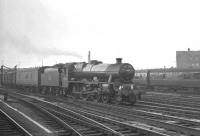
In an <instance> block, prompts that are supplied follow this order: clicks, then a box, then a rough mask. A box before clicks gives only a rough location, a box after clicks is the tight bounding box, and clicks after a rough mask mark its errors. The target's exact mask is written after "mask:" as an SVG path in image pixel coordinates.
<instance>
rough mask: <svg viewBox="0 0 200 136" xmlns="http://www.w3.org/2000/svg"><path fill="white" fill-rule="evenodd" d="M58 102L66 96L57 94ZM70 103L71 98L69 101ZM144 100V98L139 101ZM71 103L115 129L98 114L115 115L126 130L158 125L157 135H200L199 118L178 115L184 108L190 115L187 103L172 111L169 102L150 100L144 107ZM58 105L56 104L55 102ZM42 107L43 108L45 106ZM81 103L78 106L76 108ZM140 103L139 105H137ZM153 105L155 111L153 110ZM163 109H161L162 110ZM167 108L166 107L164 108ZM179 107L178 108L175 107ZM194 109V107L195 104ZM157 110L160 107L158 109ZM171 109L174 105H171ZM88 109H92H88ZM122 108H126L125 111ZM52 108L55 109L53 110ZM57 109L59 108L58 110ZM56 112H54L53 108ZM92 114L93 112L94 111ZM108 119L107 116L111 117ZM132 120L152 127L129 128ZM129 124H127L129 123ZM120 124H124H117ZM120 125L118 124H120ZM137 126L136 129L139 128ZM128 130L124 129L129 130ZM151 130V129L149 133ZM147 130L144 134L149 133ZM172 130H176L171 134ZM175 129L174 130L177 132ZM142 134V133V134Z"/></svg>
mask: <svg viewBox="0 0 200 136" xmlns="http://www.w3.org/2000/svg"><path fill="white" fill-rule="evenodd" d="M55 102H57V103H56V104H59V102H62V103H63V100H60V99H56V98H55ZM67 103H68V104H69V103H70V102H69V101H67ZM139 103H140V104H141V102H139ZM70 104H71V105H73V106H75V107H76V108H73V107H72V106H71V107H65V108H70V109H73V110H74V111H76V112H79V113H80V114H83V115H84V116H86V117H88V118H91V119H93V120H95V121H97V122H100V123H101V124H103V125H104V126H106V127H108V128H110V129H112V128H117V127H116V125H115V126H114V127H112V125H109V124H107V123H106V122H103V121H101V120H105V118H104V119H101V120H100V119H98V118H102V117H105V116H106V117H107V118H108V117H109V119H112V120H113V121H117V120H118V121H119V122H120V123H122V124H123V125H125V126H126V128H125V129H124V130H126V131H127V132H134V133H135V134H136V135H137V133H141V130H142V132H146V133H147V132H148V131H149V130H152V128H153V127H155V129H153V130H154V132H156V133H154V132H152V131H150V132H151V133H152V134H153V133H154V135H155V134H156V135H181V134H185V135H188V136H199V134H200V123H199V121H198V120H195V119H194V120H190V119H187V118H180V117H178V115H179V114H178V112H180V111H181V110H183V111H184V110H185V111H187V112H188V113H187V114H188V115H189V114H191V112H189V110H188V109H187V108H190V109H191V107H187V108H186V109H176V108H177V107H173V110H174V111H173V112H171V111H166V110H167V108H169V109H170V107H169V105H168V106H167V107H162V106H158V105H152V103H151V104H149V106H151V108H148V105H146V107H145V104H143V107H142V106H141V105H140V106H137V105H136V107H133V108H132V109H130V107H128V108H129V109H128V108H127V107H120V106H116V105H107V104H99V103H98V104H97V103H93V102H85V101H84V102H83V101H76V102H74V101H73V102H71V103H70ZM43 106H44V107H48V108H49V106H45V105H43ZM54 106H55V105H54ZM44 107H43V108H44ZM77 107H78V108H77ZM137 107H139V109H137ZM153 108H154V111H151V110H152V109H153ZM161 109H162V110H161ZM164 109H165V110H164ZM175 109H176V111H175ZM194 109H195V108H194ZM47 110H49V111H51V109H47ZM155 110H157V111H156V112H155ZM170 110H172V107H171V109H170ZM88 111H89V112H88ZM122 111H123V112H122ZM164 111H165V113H167V112H168V113H171V114H172V113H173V114H174V115H177V116H169V115H164V114H161V113H159V112H164ZM51 112H53V111H51ZM57 112H58V111H57ZM63 112H64V111H60V113H59V114H61V113H63ZM54 113H55V112H54ZM91 114H92V115H91ZM187 114H186V113H185V114H184V116H186V115H187ZM192 114H193V116H194V117H195V116H196V117H198V115H199V114H198V111H193V113H192ZM94 115H98V116H99V117H98V118H97V117H94ZM109 119H108V120H109ZM112 120H110V121H108V122H112ZM133 122H136V123H137V122H140V123H143V124H148V125H149V128H150V129H148V128H146V127H142V128H140V127H138V126H137V125H135V126H137V127H135V130H137V129H138V131H137V132H136V131H135V130H134V131H133V128H132V131H130V130H127V128H129V127H130V126H131V127H133V126H132V125H133V124H134V123H133ZM127 125H128V126H127ZM117 126H120V127H121V125H119V124H118V125H117ZM118 128H119V127H118ZM136 128H137V129H136ZM159 128H160V129H164V131H162V132H159V131H157V130H156V129H159ZM112 130H113V131H117V132H119V133H120V134H123V133H122V132H123V131H122V132H120V130H118V129H116V130H115V129H112ZM126 131H125V132H126ZM150 132H148V133H150ZM146 133H145V134H146ZM171 133H173V134H171ZM174 133H175V134H174ZM140 135H141V134H140Z"/></svg>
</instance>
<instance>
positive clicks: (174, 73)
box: [133, 68, 200, 92]
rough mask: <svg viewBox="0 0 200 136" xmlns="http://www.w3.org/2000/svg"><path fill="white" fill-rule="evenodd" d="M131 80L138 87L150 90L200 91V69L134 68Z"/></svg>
mask: <svg viewBox="0 0 200 136" xmlns="http://www.w3.org/2000/svg"><path fill="white" fill-rule="evenodd" d="M133 82H134V83H135V84H136V86H137V87H138V88H141V87H143V88H148V89H151V90H154V89H156V88H157V89H161V90H173V91H177V90H182V91H187V90H190V91H191V90H193V91H197V92H199V91H200V69H194V68H191V69H177V68H169V69H149V70H136V71H135V78H134V79H133Z"/></svg>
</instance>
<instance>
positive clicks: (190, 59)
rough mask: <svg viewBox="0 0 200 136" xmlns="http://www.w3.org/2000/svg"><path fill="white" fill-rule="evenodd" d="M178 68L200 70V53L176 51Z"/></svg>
mask: <svg viewBox="0 0 200 136" xmlns="http://www.w3.org/2000/svg"><path fill="white" fill-rule="evenodd" d="M176 67H177V68H200V51H191V50H190V49H189V48H188V50H187V51H176Z"/></svg>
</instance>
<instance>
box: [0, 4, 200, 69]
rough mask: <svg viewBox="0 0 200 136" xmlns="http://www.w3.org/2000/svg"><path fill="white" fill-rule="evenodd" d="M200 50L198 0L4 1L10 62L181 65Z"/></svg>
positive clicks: (0, 54) (3, 32) (3, 50)
mask: <svg viewBox="0 0 200 136" xmlns="http://www.w3.org/2000/svg"><path fill="white" fill-rule="evenodd" d="M187 48H190V49H191V50H200V2H199V1H198V0H196V1H192V0H188V1H186V0H167V1H166V0H165V1H164V0H0V60H1V64H2V63H4V64H5V65H8V66H14V65H18V66H19V67H30V66H41V65H42V60H43V65H52V64H55V63H60V62H63V63H64V62H73V61H87V53H88V51H89V50H90V51H91V56H92V59H97V60H101V61H103V62H105V63H113V62H115V58H116V57H122V58H123V61H124V62H128V63H131V64H132V65H133V66H134V67H135V68H136V69H141V68H161V67H164V66H166V67H171V66H174V67H175V66H176V51H177V50H179V51H180V50H187Z"/></svg>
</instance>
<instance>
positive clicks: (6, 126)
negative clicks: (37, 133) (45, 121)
mask: <svg viewBox="0 0 200 136" xmlns="http://www.w3.org/2000/svg"><path fill="white" fill-rule="evenodd" d="M0 124H1V125H0V135H2V136H32V135H31V134H30V133H29V132H28V131H27V130H26V129H25V128H23V127H22V126H21V125H20V124H18V123H17V122H16V121H15V120H14V119H12V118H11V117H10V116H9V115H8V114H7V113H6V112H4V111H3V110H1V109H0Z"/></svg>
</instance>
